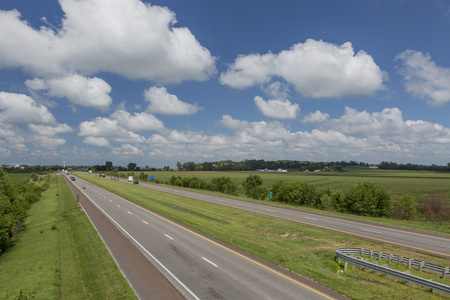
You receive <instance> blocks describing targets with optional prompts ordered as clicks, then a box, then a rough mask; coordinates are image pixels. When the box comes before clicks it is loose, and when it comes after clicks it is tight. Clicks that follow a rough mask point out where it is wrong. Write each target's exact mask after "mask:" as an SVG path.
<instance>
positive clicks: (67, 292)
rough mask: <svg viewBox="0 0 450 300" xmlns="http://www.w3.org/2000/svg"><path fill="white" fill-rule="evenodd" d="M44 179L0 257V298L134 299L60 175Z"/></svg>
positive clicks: (132, 293)
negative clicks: (45, 185) (42, 187)
mask: <svg viewBox="0 0 450 300" xmlns="http://www.w3.org/2000/svg"><path fill="white" fill-rule="evenodd" d="M49 178H51V179H49V181H48V188H47V190H46V191H44V192H43V193H42V196H41V197H40V198H39V201H37V202H36V201H35V202H33V204H32V205H31V207H30V209H29V210H28V213H27V215H28V217H27V218H26V220H25V222H24V225H23V230H22V231H20V232H19V234H18V235H17V236H16V237H15V242H14V245H13V246H12V247H9V248H8V249H7V250H6V251H5V252H4V253H2V255H0V299H137V298H136V297H135V295H134V292H133V291H132V290H131V288H130V287H129V285H128V282H127V281H126V280H125V279H124V277H123V276H122V274H121V272H120V270H119V269H118V267H117V266H116V264H115V262H114V260H113V259H112V258H111V256H110V255H109V252H108V250H107V249H106V247H105V246H104V244H103V242H102V241H101V239H100V237H99V236H98V234H97V232H96V231H95V229H94V228H93V226H92V224H91V223H90V221H89V219H88V218H87V216H86V215H85V213H84V212H83V211H82V210H81V208H80V207H79V206H78V205H77V203H76V200H75V197H74V195H73V193H72V191H71V190H70V188H69V187H68V186H67V184H66V183H65V181H64V179H63V178H61V176H55V175H54V174H53V175H52V176H50V177H49ZM38 182H40V181H39V179H38ZM1 184H3V182H2V183H1Z"/></svg>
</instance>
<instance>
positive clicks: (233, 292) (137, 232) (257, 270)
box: [73, 177, 336, 299]
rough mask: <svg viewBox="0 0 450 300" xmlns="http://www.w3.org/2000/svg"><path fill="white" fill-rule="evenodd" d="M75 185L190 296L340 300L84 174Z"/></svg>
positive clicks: (191, 297) (169, 278) (177, 287)
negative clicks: (176, 221) (90, 179)
mask: <svg viewBox="0 0 450 300" xmlns="http://www.w3.org/2000/svg"><path fill="white" fill-rule="evenodd" d="M105 180H106V179H105ZM73 183H74V184H75V185H76V186H77V187H78V188H79V190H80V193H83V194H84V195H85V196H86V197H87V198H88V199H89V200H90V201H91V202H93V203H94V204H95V206H96V207H97V208H98V209H99V210H100V211H102V212H103V214H105V215H106V216H107V217H108V218H109V219H110V221H111V223H112V224H114V225H115V226H116V227H117V228H119V230H120V231H121V232H122V233H123V234H124V235H125V236H126V237H127V238H128V239H129V240H131V241H132V242H133V244H134V245H135V246H136V248H138V249H139V251H141V252H142V253H143V254H144V255H145V257H146V258H147V259H148V260H149V261H150V262H151V263H152V264H153V265H154V266H155V267H156V268H157V269H158V270H159V271H160V272H161V274H163V275H164V277H166V279H167V280H168V281H170V283H171V284H172V285H173V286H174V287H175V288H176V289H177V290H178V291H179V292H180V293H181V294H182V295H183V296H184V297H185V298H186V299H335V298H334V297H331V296H329V295H330V294H326V293H324V292H323V290H327V289H326V288H324V289H320V290H321V291H319V290H318V289H316V288H313V287H311V286H308V285H306V284H305V283H302V282H300V281H298V280H296V279H294V278H293V277H290V276H287V275H286V274H285V273H283V272H280V271H278V270H277V269H275V268H273V267H270V266H269V264H265V263H264V262H261V261H256V260H255V259H254V258H251V257H248V256H246V255H244V254H242V253H240V252H238V251H236V250H233V249H232V248H230V247H228V246H226V245H223V244H221V243H217V242H215V241H213V240H211V239H209V238H207V237H205V236H204V235H201V234H199V233H196V232H194V231H192V230H190V229H189V228H187V227H185V226H182V225H180V224H178V223H175V222H172V221H170V220H169V219H166V218H165V217H163V216H160V215H158V214H156V213H154V212H152V211H150V210H147V209H145V208H142V207H140V206H138V205H136V204H134V203H133V202H130V201H128V200H126V199H124V198H122V197H119V196H117V195H114V194H112V193H110V192H108V191H106V190H104V189H101V188H99V187H97V186H95V185H93V184H91V183H89V182H86V181H84V180H82V179H80V178H78V177H77V178H76V181H73ZM83 184H85V185H86V189H82V185H83ZM145 186H147V185H145ZM131 284H132V283H131ZM331 294H333V293H331ZM334 294H336V293H334Z"/></svg>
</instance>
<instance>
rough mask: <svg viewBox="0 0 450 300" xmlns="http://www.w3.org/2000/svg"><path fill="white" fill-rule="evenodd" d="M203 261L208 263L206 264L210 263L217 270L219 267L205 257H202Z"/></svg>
mask: <svg viewBox="0 0 450 300" xmlns="http://www.w3.org/2000/svg"><path fill="white" fill-rule="evenodd" d="M202 259H203V260H204V261H206V262H209V263H210V264H212V265H213V266H214V267H216V268H217V265H216V264H215V263H213V262H212V261H210V260H208V259H206V258H204V257H202Z"/></svg>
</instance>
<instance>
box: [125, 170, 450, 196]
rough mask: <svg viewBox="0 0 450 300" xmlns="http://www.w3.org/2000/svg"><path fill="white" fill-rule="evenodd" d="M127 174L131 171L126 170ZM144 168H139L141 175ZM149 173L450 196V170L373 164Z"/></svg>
mask: <svg viewBox="0 0 450 300" xmlns="http://www.w3.org/2000/svg"><path fill="white" fill-rule="evenodd" d="M123 173H125V174H127V173H128V172H123ZM139 173H140V172H135V175H136V176H138V175H139ZM143 173H145V174H148V175H155V178H156V179H157V180H158V181H160V182H163V183H165V182H167V181H168V180H169V178H170V177H172V176H174V175H175V176H181V177H194V176H195V177H198V178H200V179H204V180H211V179H212V178H215V177H222V176H225V177H230V178H231V179H232V180H233V181H234V182H235V183H236V184H237V185H241V184H242V182H243V181H244V180H245V179H246V178H247V176H248V175H249V174H257V175H259V176H261V177H262V178H263V181H264V183H263V185H264V186H265V187H267V188H271V187H272V185H273V184H274V183H275V182H276V181H278V180H283V181H285V182H293V181H300V182H306V183H308V184H310V185H311V186H314V187H316V188H325V189H326V188H330V189H331V190H332V191H345V190H347V189H349V188H351V187H353V186H354V185H356V184H358V183H359V182H361V181H369V182H373V183H375V184H376V185H377V186H378V187H380V188H382V189H384V190H385V191H386V192H388V193H389V194H390V195H391V197H392V198H397V197H399V196H401V195H404V194H409V195H411V196H412V197H414V198H415V199H416V200H417V201H419V202H421V201H423V199H424V198H425V197H426V196H427V195H429V194H443V195H446V197H447V199H450V172H431V171H391V170H378V169H369V168H359V167H353V168H347V169H346V171H345V172H319V173H314V172H308V173H305V172H288V173H274V172H273V173H272V172H270V173H265V172H244V171H239V172H232V171H229V172H220V171H209V172H206V171H169V172H164V171H156V172H151V171H145V172H143Z"/></svg>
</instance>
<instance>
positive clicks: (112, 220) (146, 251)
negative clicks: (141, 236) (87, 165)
mask: <svg viewBox="0 0 450 300" xmlns="http://www.w3.org/2000/svg"><path fill="white" fill-rule="evenodd" d="M82 193H83V194H84V195H85V196H86V197H87V198H88V199H89V200H90V201H91V202H92V203H93V204H94V205H95V206H97V208H98V209H99V210H100V211H101V212H102V213H103V214H104V215H105V216H107V217H108V218H109V219H110V220H111V222H113V223H114V224H116V226H117V227H118V228H120V230H122V231H123V232H124V233H125V234H126V235H128V236H129V237H130V239H132V240H133V242H135V243H136V245H138V246H139V247H140V248H141V249H142V250H144V251H145V253H147V254H148V255H149V256H150V257H151V258H152V259H153V260H155V261H156V262H157V263H158V265H160V266H161V267H162V268H163V269H164V270H165V271H166V272H167V273H169V275H170V276H172V278H173V279H175V280H176V281H177V282H178V283H179V284H180V285H181V286H182V287H183V288H184V289H185V290H186V291H188V292H189V294H191V295H192V297H194V298H195V299H197V300H200V298H199V297H197V296H196V295H195V294H194V293H193V292H192V291H191V290H190V289H189V288H188V287H187V286H186V285H184V283H183V282H181V280H180V279H178V278H177V277H176V276H175V275H174V274H173V273H172V272H170V271H169V269H167V268H166V266H164V265H163V264H162V263H161V262H160V261H159V260H158V259H156V257H154V256H153V254H151V253H150V252H149V251H148V250H147V249H145V248H144V246H142V245H141V244H140V243H139V242H138V241H137V240H136V239H135V238H134V237H133V236H132V235H131V234H129V233H128V232H127V231H126V230H125V229H124V228H123V227H122V226H120V224H119V223H117V222H116V220H114V219H113V218H112V217H111V216H110V215H108V214H107V213H106V212H105V211H104V210H103V209H102V208H101V207H100V206H99V205H98V204H97V203H95V202H94V201H93V200H92V199H91V198H90V197H89V196H88V195H86V194H85V193H84V192H82Z"/></svg>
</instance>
